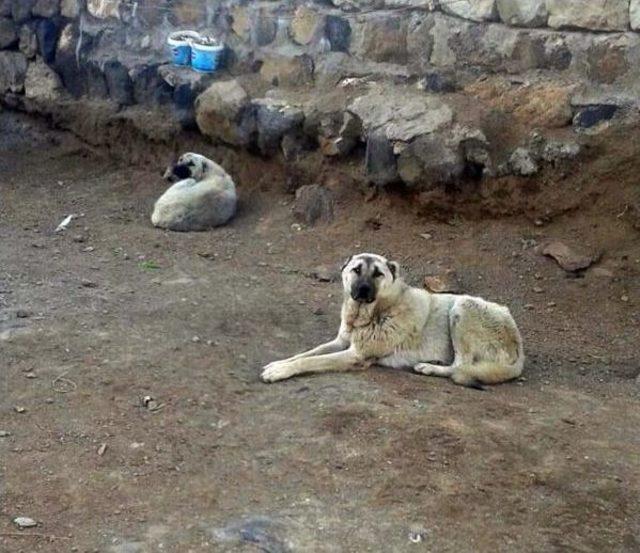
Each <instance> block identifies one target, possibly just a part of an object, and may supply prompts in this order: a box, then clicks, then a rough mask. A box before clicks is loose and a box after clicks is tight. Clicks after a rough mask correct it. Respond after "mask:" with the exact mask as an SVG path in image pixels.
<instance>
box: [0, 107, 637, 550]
mask: <svg viewBox="0 0 640 553" xmlns="http://www.w3.org/2000/svg"><path fill="white" fill-rule="evenodd" d="M0 117H1V118H2V124H3V134H2V136H1V137H0V371H1V373H0V378H1V379H2V384H3V388H2V398H1V409H0V431H2V434H1V435H2V436H3V437H0V452H1V453H2V459H1V464H2V473H3V479H2V505H1V509H0V550H1V551H3V552H6V553H13V552H19V551H20V552H24V553H30V552H35V551H46V552H70V551H78V552H113V553H139V552H159V551H170V552H179V553H187V552H198V551H216V552H217V551H221V552H231V551H234V552H235V551H241V552H245V551H246V552H251V551H266V552H270V553H281V552H289V551H291V552H297V551H310V552H360V551H375V552H395V551H402V552H404V551H416V552H418V551H424V552H431V553H440V552H442V553H445V552H452V553H453V552H455V553H466V552H469V553H471V552H474V553H475V552H492V553H493V552H514V553H515V552H518V553H522V552H540V553H542V552H545V553H546V552H555V551H557V552H560V551H562V552H565V551H575V552H581V553H585V552H629V553H631V552H638V551H640V502H639V501H638V497H640V383H639V382H636V377H637V375H638V373H639V372H640V350H639V349H638V344H639V343H640V324H639V323H640V314H639V312H638V305H640V286H639V285H638V284H639V276H640V234H639V233H638V231H637V230H634V229H633V228H632V221H631V220H630V217H631V216H632V211H633V209H632V208H629V204H628V203H627V202H628V201H629V198H632V197H633V194H635V193H636V192H637V183H636V182H634V181H633V179H634V175H637V174H638V170H640V161H635V160H637V159H640V157H638V156H637V155H636V154H637V152H635V150H633V149H632V148H633V147H637V148H640V146H632V145H629V144H628V145H626V146H624V147H626V148H627V150H624V151H623V152H621V154H620V156H619V157H618V158H613V159H611V160H610V161H609V162H608V164H607V163H600V164H597V163H594V164H592V165H591V166H588V167H587V166H585V167H584V168H583V170H582V171H581V172H580V175H577V176H575V178H573V180H572V178H569V179H567V180H564V181H562V182H560V183H547V185H546V186H547V191H548V190H552V191H553V193H554V194H556V195H557V196H562V197H564V198H569V197H575V196H576V194H577V192H576V191H577V190H578V187H579V186H581V184H580V182H583V183H586V182H589V183H590V186H592V187H596V188H597V190H599V192H600V193H599V194H596V195H593V196H590V200H589V201H588V202H585V203H584V204H583V205H582V206H581V209H579V210H574V211H573V212H572V213H568V214H565V215H562V216H559V217H556V218H555V219H554V220H552V221H550V222H548V223H545V224H540V223H538V224H535V223H534V221H533V219H531V218H526V217H510V218H502V219H494V220H488V219H484V220H483V219H478V220H473V219H466V218H464V217H454V218H452V219H451V220H449V221H448V222H437V221H436V220H435V219H434V218H432V217H429V216H425V215H422V216H419V215H418V214H417V213H416V212H417V211H418V210H417V208H416V207H415V206H414V205H412V204H411V203H409V202H407V201H406V200H403V199H401V198H399V197H396V196H394V195H383V196H380V197H378V198H376V199H374V200H372V201H369V202H363V200H362V197H361V194H360V192H359V191H358V190H356V189H353V188H352V187H350V186H348V183H346V184H344V183H343V184H341V182H340V177H339V175H333V176H332V177H331V179H332V180H331V179H330V180H331V183H330V184H332V186H333V188H334V189H335V191H336V194H337V212H336V221H335V222H334V223H332V224H329V225H323V226H318V227H315V228H303V229H302V230H296V229H295V228H292V223H293V222H294V220H293V218H292V214H291V203H292V200H293V197H292V195H291V194H289V193H287V192H286V191H285V190H284V188H285V187H284V186H283V185H282V183H281V182H280V180H281V178H282V175H280V174H278V173H277V171H276V170H275V169H274V172H273V173H270V172H269V170H270V166H269V165H267V164H266V163H265V164H264V165H262V166H261V165H260V162H258V161H255V163H254V164H253V165H251V167H249V166H241V165H239V164H235V165H234V164H230V165H231V166H230V171H231V172H232V174H233V175H234V177H235V178H236V179H237V181H238V184H239V190H240V194H241V196H242V202H241V207H240V211H239V214H238V217H237V218H236V220H235V221H234V222H233V223H232V224H231V225H230V226H228V227H226V228H222V229H218V230H214V231H211V232H206V233H194V234H178V233H170V232H162V231H160V230H157V229H154V228H152V227H151V225H150V223H149V214H150V209H151V206H152V205H153V201H154V200H155V198H156V197H157V196H158V195H159V193H160V192H161V191H162V190H163V189H164V187H165V184H164V183H163V182H162V181H161V179H160V178H159V172H160V170H161V169H162V168H161V167H157V166H153V165H151V164H150V165H144V164H143V165H140V164H137V165H132V164H126V163H117V162H115V161H112V160H109V159H107V158H103V157H100V156H97V155H95V154H94V153H92V152H90V151H87V150H86V149H85V148H83V147H82V146H81V145H80V144H78V143H76V142H74V141H73V140H71V139H69V138H68V137H66V136H63V135H61V134H57V133H53V132H47V131H45V130H43V129H42V128H41V127H39V126H38V125H36V124H35V123H31V122H28V121H27V120H23V119H15V118H14V117H12V116H8V115H7V114H6V113H5V114H4V115H1V116H0ZM624 147H623V148H624ZM203 153H207V152H203ZM580 179H581V180H580ZM574 187H575V189H574ZM558 190H561V191H563V192H562V193H560V192H558ZM68 213H76V214H80V215H81V217H79V218H78V219H76V220H75V221H73V222H72V224H71V225H70V228H69V230H67V231H66V232H63V233H57V234H56V233H54V232H53V230H54V229H55V227H56V226H57V224H58V223H59V222H60V221H61V220H62V219H63V218H64V217H65V215H67V214H68ZM424 233H429V234H431V239H425V238H424V237H421V236H420V234H424ZM549 239H561V240H563V241H565V242H566V243H568V244H571V245H573V246H575V247H580V248H584V249H589V250H591V251H602V252H603V257H602V259H601V261H600V262H599V263H598V265H597V267H596V268H592V269H590V270H589V271H587V272H586V274H585V275H584V278H569V276H568V275H567V274H566V273H565V272H564V271H563V270H562V269H561V268H560V267H558V265H557V264H556V263H555V262H553V261H552V260H550V259H548V258H545V257H543V256H541V255H540V254H539V253H538V251H537V248H536V245H540V244H543V243H544V242H545V241H547V240H549ZM358 251H376V252H381V253H386V254H388V255H390V256H393V258H394V259H397V260H398V261H400V262H401V263H402V265H403V267H404V268H405V270H406V276H407V279H408V280H409V281H410V282H412V283H414V284H420V283H421V281H422V279H423V277H424V276H425V275H429V274H439V275H443V274H445V272H446V271H447V270H453V271H455V273H450V276H451V277H452V278H453V276H456V277H457V281H456V282H457V285H458V286H459V288H460V290H461V291H464V292H468V293H473V294H479V295H483V296H485V297H487V298H490V299H493V300H497V301H501V302H505V303H506V304H508V305H509V306H510V307H511V309H512V312H513V314H514V316H515V318H516V320H517V321H518V322H519V324H520V325H521V328H522V333H523V336H524V339H525V344H526V352H527V356H528V361H527V365H526V368H525V374H524V378H522V379H520V380H519V381H517V382H514V383H509V384H505V385H502V386H498V387H494V388H491V389H490V390H489V391H487V392H484V393H483V392H478V391H473V390H468V389H463V388H460V387H456V386H454V385H453V384H452V383H450V382H449V381H445V380H441V379H436V378H429V377H424V376H420V375H416V374H412V373H410V372H405V371H389V370H382V369H375V368H374V369H371V370H369V371H366V372H362V373H348V374H339V375H337V374H329V375H322V376H313V377H301V378H297V379H293V380H290V381H287V382H283V383H279V384H273V385H266V384H263V383H261V382H260V380H259V378H258V376H259V373H260V367H261V366H262V365H264V364H265V363H266V362H268V361H271V360H274V359H277V358H281V357H283V356H287V355H289V354H291V353H294V352H297V351H300V350H303V349H306V348H308V347H309V346H312V345H315V344H317V343H319V342H321V341H324V340H327V339H329V338H331V337H333V334H334V333H335V331H336V330H337V322H338V316H339V304H340V298H341V290H340V286H339V284H338V283H335V282H334V283H330V282H321V281H319V280H318V279H317V278H315V277H313V276H312V272H313V270H314V268H315V267H316V266H318V265H332V264H336V263H340V262H341V261H342V260H343V259H345V258H346V257H347V256H348V255H349V254H351V253H353V252H358ZM144 396H152V398H153V401H154V402H155V403H151V404H150V406H151V407H152V409H149V408H148V406H147V407H145V406H143V405H142V398H144ZM17 516H26V517H31V518H33V519H35V520H36V521H37V522H38V526H37V527H35V528H30V529H25V530H19V529H18V528H16V526H15V525H14V524H13V522H12V520H13V519H14V518H15V517H17Z"/></svg>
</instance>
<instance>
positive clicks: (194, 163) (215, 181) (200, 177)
mask: <svg viewBox="0 0 640 553" xmlns="http://www.w3.org/2000/svg"><path fill="white" fill-rule="evenodd" d="M164 178H165V179H167V180H168V181H170V182H175V184H174V185H173V186H171V187H170V188H169V189H168V190H167V191H166V192H165V193H164V194H163V195H162V196H160V198H159V199H158V201H157V202H156V205H155V207H154V209H153V214H152V215H151V222H152V223H153V225H154V226H156V227H161V228H166V229H169V230H176V231H183V232H186V231H190V230H208V229H210V228H212V227H217V226H220V225H224V224H225V223H227V222H228V221H229V220H230V219H231V218H232V217H233V216H234V215H235V213H236V206H237V202H238V199H237V195H236V185H235V184H234V182H233V179H232V178H231V177H230V176H229V175H228V174H227V172H226V171H225V170H224V169H223V168H222V167H220V165H218V164H217V163H215V162H214V161H211V160H210V159H207V158H206V157H204V156H201V155H200V154H194V153H186V154H183V155H181V156H180V159H178V162H177V163H176V164H175V165H172V166H171V167H169V168H168V169H167V171H166V173H165V174H164ZM176 181H177V182H176Z"/></svg>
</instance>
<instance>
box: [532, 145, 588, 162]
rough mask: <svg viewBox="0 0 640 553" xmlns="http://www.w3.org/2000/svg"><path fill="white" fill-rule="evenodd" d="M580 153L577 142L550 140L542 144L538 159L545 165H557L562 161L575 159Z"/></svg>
mask: <svg viewBox="0 0 640 553" xmlns="http://www.w3.org/2000/svg"><path fill="white" fill-rule="evenodd" d="M580 151H581V147H580V144H578V143H577V142H563V141H560V140H550V141H549V142H547V143H546V144H544V147H543V149H542V152H541V154H540V157H541V158H542V159H543V160H544V161H546V162H547V163H551V164H553V165H557V164H558V163H560V162H562V161H564V160H569V159H574V158H576V157H577V156H578V155H579V154H580Z"/></svg>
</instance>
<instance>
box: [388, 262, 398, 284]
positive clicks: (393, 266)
mask: <svg viewBox="0 0 640 553" xmlns="http://www.w3.org/2000/svg"><path fill="white" fill-rule="evenodd" d="M387 267H389V270H390V271H391V275H392V276H393V280H395V279H396V278H398V275H399V274H400V265H398V263H396V262H395V261H387Z"/></svg>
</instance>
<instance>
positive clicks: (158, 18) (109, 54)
mask: <svg viewBox="0 0 640 553" xmlns="http://www.w3.org/2000/svg"><path fill="white" fill-rule="evenodd" d="M185 28H189V29H196V30H200V31H203V32H208V33H211V34H215V35H216V36H219V37H221V38H222V39H224V41H225V43H226V45H227V51H226V56H225V70H224V71H221V72H219V73H217V74H215V75H202V74H198V73H195V72H193V71H191V70H190V69H181V68H175V67H173V66H171V65H169V64H168V63H167V59H168V51H167V48H166V47H165V40H166V37H167V35H168V33H169V32H171V31H173V30H176V29H185ZM636 30H640V0H331V1H329V0H317V1H302V0H289V1H287V0H270V1H269V0H254V1H242V0H139V1H134V0H0V98H2V102H3V104H4V105H5V106H8V107H11V108H14V109H23V110H27V111H32V112H39V113H44V114H48V115H53V116H55V115H56V113H60V112H64V113H65V114H66V117H67V118H68V117H69V114H73V113H74V110H75V111H77V113H78V114H83V115H80V117H84V116H85V115H84V114H86V113H87V111H86V110H87V109H89V108H93V109H95V110H101V113H103V114H106V115H105V118H106V120H108V119H109V118H112V119H114V120H125V119H129V120H131V121H133V122H134V123H135V125H137V126H138V127H139V128H141V129H142V130H143V131H144V130H145V124H146V123H145V121H147V122H150V121H153V124H149V125H148V128H147V130H146V132H147V134H148V136H149V137H150V138H152V139H156V140H162V139H165V138H167V137H170V136H175V135H177V134H179V133H180V132H181V131H182V130H185V129H186V130H198V131H200V132H201V133H203V134H204V135H205V136H207V137H208V138H209V139H210V140H211V141H213V142H216V143H222V144H226V145H229V146H232V147H236V148H246V149H247V150H248V151H249V152H251V153H252V154H259V155H262V156H283V157H284V159H285V160H287V162H289V163H295V162H296V161H300V160H301V159H304V158H305V156H320V155H321V156H326V157H328V158H335V159H338V158H345V157H347V158H349V159H356V160H361V161H362V167H363V177H365V178H366V179H367V180H369V181H370V182H372V183H374V184H377V185H384V184H387V183H390V182H393V181H402V182H403V183H404V184H406V185H407V186H409V187H416V188H419V189H423V190H430V189H433V188H437V187H440V186H442V185H446V184H450V183H457V182H460V181H463V180H465V179H473V180H480V179H483V178H493V177H500V176H503V175H510V174H511V175H519V176H522V177H530V176H531V175H533V174H535V173H536V172H538V171H539V170H541V169H542V168H543V167H545V166H547V165H550V166H555V165H557V164H559V163H560V162H561V161H562V160H563V159H566V158H572V157H575V156H576V155H578V153H579V151H580V148H581V144H584V143H585V142H587V141H588V136H589V133H593V132H597V131H598V130H599V129H602V128H603V127H606V125H609V124H611V122H612V121H616V120H618V119H620V118H628V117H635V115H636V112H637V109H638V98H639V97H640V96H639V93H640V63H638V62H639V61H640V34H639V33H636ZM141 111H144V112H145V113H146V118H145V117H142V116H141V115H140V113H141ZM150 114H151V115H150ZM63 119H64V118H63ZM59 120H62V119H60V118H59ZM158 121H161V122H162V126H161V127H160V128H161V129H162V130H161V131H158V128H159V126H158ZM86 134H88V135H89V136H85V138H91V137H90V135H91V132H87V133H86Z"/></svg>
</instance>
